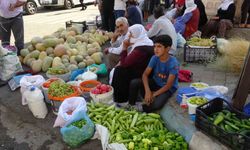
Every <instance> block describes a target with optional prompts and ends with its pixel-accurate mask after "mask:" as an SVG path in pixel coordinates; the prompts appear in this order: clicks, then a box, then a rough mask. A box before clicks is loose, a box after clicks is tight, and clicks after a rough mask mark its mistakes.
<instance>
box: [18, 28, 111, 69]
mask: <svg viewBox="0 0 250 150" xmlns="http://www.w3.org/2000/svg"><path fill="white" fill-rule="evenodd" d="M111 35H112V33H111V32H104V31H100V30H91V31H88V30H87V31H85V32H84V33H82V34H81V33H78V30H77V29H76V28H75V27H70V28H67V29H64V28H60V29H58V30H57V31H56V32H55V33H53V34H52V35H48V36H44V37H43V38H41V37H34V38H32V40H31V42H30V45H28V46H27V48H25V49H22V50H21V51H20V54H21V55H20V56H19V59H20V61H21V62H22V63H23V64H25V65H27V66H29V67H31V68H32V70H33V72H40V71H43V72H46V71H47V70H48V69H49V68H55V67H59V68H62V69H68V70H69V71H72V70H75V69H78V68H80V69H81V68H85V67H87V66H89V65H91V64H101V63H102V58H103V53H102V49H101V45H103V44H104V43H105V42H106V41H107V40H109V39H110V36H111Z"/></svg>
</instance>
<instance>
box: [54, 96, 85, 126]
mask: <svg viewBox="0 0 250 150" xmlns="http://www.w3.org/2000/svg"><path fill="white" fill-rule="evenodd" d="M79 111H84V112H86V111H87V105H86V101H85V99H84V98H82V97H70V98H66V99H65V100H64V101H63V102H62V104H61V105H60V107H59V111H58V116H57V118H56V121H55V123H54V126H53V127H58V126H60V127H63V126H64V125H65V124H66V123H67V121H69V120H70V119H71V118H72V116H73V115H74V114H75V113H77V112H79Z"/></svg>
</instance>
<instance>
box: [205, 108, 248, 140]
mask: <svg viewBox="0 0 250 150" xmlns="http://www.w3.org/2000/svg"><path fill="white" fill-rule="evenodd" d="M209 121H211V123H213V124H214V125H216V126H219V127H220V128H221V129H223V130H224V131H226V132H230V133H240V134H243V135H246V136H250V119H239V118H238V117H237V116H236V114H235V113H231V112H230V111H228V110H226V109H225V110H222V111H221V112H216V113H214V114H211V115H210V116H209Z"/></svg>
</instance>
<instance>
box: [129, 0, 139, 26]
mask: <svg viewBox="0 0 250 150" xmlns="http://www.w3.org/2000/svg"><path fill="white" fill-rule="evenodd" d="M126 17H127V19H128V22H129V25H130V26H132V25H134V24H142V11H141V9H140V8H139V6H138V5H137V1H136V0H128V2H127V12H126Z"/></svg>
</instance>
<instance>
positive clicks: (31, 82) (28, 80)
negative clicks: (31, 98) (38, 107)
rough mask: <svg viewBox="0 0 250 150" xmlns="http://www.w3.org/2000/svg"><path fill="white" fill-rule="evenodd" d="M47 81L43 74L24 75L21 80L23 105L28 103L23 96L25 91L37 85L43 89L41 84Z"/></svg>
mask: <svg viewBox="0 0 250 150" xmlns="http://www.w3.org/2000/svg"><path fill="white" fill-rule="evenodd" d="M43 82H45V79H44V78H43V76H41V75H34V76H24V77H22V79H21V80H20V86H21V89H20V91H21V94H22V105H27V104H28V103H27V100H26V98H25V97H24V96H23V93H24V92H25V91H26V90H28V87H30V86H35V87H38V88H40V89H41V86H42V84H43Z"/></svg>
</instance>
